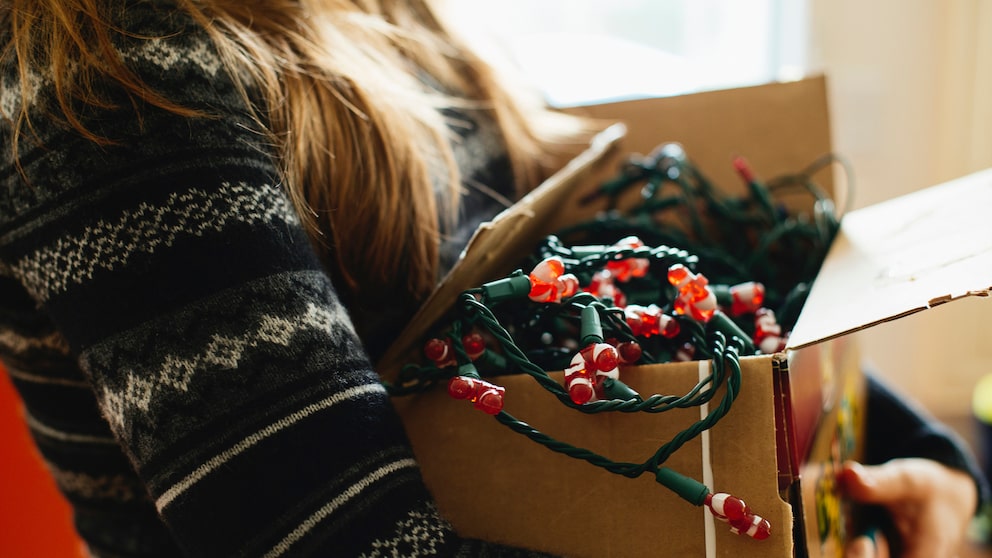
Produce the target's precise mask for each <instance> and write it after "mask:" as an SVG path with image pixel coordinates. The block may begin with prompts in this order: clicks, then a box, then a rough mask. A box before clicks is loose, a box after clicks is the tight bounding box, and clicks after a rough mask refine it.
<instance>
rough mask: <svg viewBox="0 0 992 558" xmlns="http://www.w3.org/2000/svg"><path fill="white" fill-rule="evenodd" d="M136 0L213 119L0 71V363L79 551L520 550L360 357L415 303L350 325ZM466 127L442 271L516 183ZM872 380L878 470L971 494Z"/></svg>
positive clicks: (916, 424)
mask: <svg viewBox="0 0 992 558" xmlns="http://www.w3.org/2000/svg"><path fill="white" fill-rule="evenodd" d="M138 6H139V7H135V8H131V11H130V12H129V13H128V15H127V18H128V21H127V22H125V27H126V28H128V29H130V30H132V31H135V32H136V33H135V34H134V37H145V38H140V39H139V38H134V39H130V40H128V41H127V42H123V43H122V44H121V45H120V51H121V54H122V55H123V57H124V59H125V60H127V61H128V63H129V65H130V66H131V67H132V68H133V69H134V71H135V72H136V73H137V74H138V75H139V76H141V77H142V78H143V79H144V80H145V81H146V82H147V83H148V84H149V85H151V86H152V87H154V88H156V89H157V90H158V91H160V92H161V93H163V94H165V95H166V96H167V97H169V98H170V99H172V100H173V101H175V102H178V103H179V104H181V105H184V106H187V107H191V108H198V109H204V110H205V111H206V112H209V113H211V114H218V115H220V117H219V118H209V119H208V118H199V119H186V118H181V117H178V116H176V115H174V114H171V113H166V112H164V111H161V110H157V109H154V108H150V107H141V109H140V110H141V119H140V120H139V119H138V118H137V117H136V114H135V113H134V112H132V111H131V110H116V111H112V110H102V111H99V110H94V109H92V108H87V109H86V111H85V113H84V116H85V120H86V123H87V125H88V126H90V127H91V129H92V130H93V131H95V132H97V133H99V134H102V135H105V136H106V137H109V138H112V139H114V140H116V143H115V144H113V145H111V146H108V147H99V146H97V145H96V144H94V143H92V142H90V141H88V140H86V139H84V138H82V137H80V136H79V135H78V134H76V133H75V132H73V131H71V130H68V129H66V128H65V127H62V126H57V125H54V124H52V123H51V122H50V121H48V120H46V119H45V117H44V113H45V111H46V110H49V109H51V108H52V105H51V103H52V97H51V88H52V84H51V81H50V79H48V77H47V76H46V75H45V73H44V72H42V71H38V72H36V73H32V74H31V75H29V76H28V81H27V83H21V82H20V81H19V77H18V75H17V73H16V71H15V69H14V67H13V66H12V64H11V61H9V60H7V61H6V65H3V66H0V113H2V114H3V115H11V114H14V113H16V110H17V108H18V107H19V106H20V105H19V103H20V102H21V101H20V94H21V90H22V86H24V87H25V89H26V90H27V91H28V92H29V93H30V98H29V99H28V102H29V103H30V108H31V110H32V113H33V114H34V115H35V119H34V124H35V127H34V128H33V132H32V133H33V134H36V135H37V137H35V136H32V135H30V134H29V135H28V137H25V138H22V141H21V146H22V149H21V152H20V159H19V162H20V169H18V168H17V167H16V166H15V164H14V161H13V158H12V154H11V151H10V149H8V146H9V145H10V141H11V133H12V130H11V124H10V122H9V120H7V119H0V146H2V148H0V358H2V360H3V362H4V364H5V367H6V369H7V370H8V372H9V374H10V376H11V378H12V380H13V381H14V383H15V385H16V387H17V388H18V390H19V392H20V394H21V396H22V398H23V400H24V403H25V409H26V418H27V421H28V425H29V427H30V429H31V432H32V434H33V436H34V438H35V440H36V442H37V445H38V447H39V449H40V451H41V454H42V456H43V457H44V459H45V461H46V462H47V464H48V466H49V468H50V470H51V473H52V475H53V476H54V478H55V480H56V482H57V484H58V486H59V488H60V489H61V490H62V492H63V493H64V494H65V496H66V497H67V499H68V500H69V501H70V502H71V504H72V505H73V507H74V512H75V522H76V526H77V529H78V531H79V533H80V534H81V535H82V536H83V538H84V539H85V541H86V543H87V544H88V546H89V548H90V550H91V552H92V553H93V554H94V555H95V556H107V557H112V556H178V555H189V556H208V557H221V556H287V555H289V556H309V555H316V556H359V555H364V556H404V557H416V556H432V555H440V556H452V555H461V556H513V555H526V554H527V553H526V552H523V551H520V552H518V551H514V550H512V549H505V548H500V547H496V546H492V545H486V544H482V543H479V542H476V541H465V540H462V539H459V538H458V537H457V536H456V535H455V534H454V533H453V532H452V530H451V529H450V527H449V526H448V525H447V524H446V523H445V522H444V521H443V520H442V519H441V518H440V517H439V516H438V514H437V512H436V510H435V509H434V507H433V505H432V503H431V499H430V496H429V495H428V494H427V491H426V489H425V487H424V486H423V483H422V481H421V478H420V474H419V471H418V468H417V464H416V462H415V461H414V459H413V455H412V452H411V449H410V447H409V443H408V441H407V440H406V437H405V434H404V432H403V429H402V426H401V424H400V422H399V420H398V419H397V417H396V416H395V414H394V412H393V411H392V408H391V407H390V405H389V401H388V398H387V395H386V393H385V391H384V389H383V387H382V386H381V385H380V383H379V380H378V377H377V375H376V374H375V372H374V370H373V367H372V364H371V359H370V357H369V356H368V355H369V354H372V355H374V354H376V353H377V351H379V350H381V348H382V346H383V345H384V343H386V342H388V340H389V339H390V335H391V333H392V332H391V331H389V330H388V328H387V327H386V326H384V325H382V324H388V323H393V324H402V323H403V321H404V320H405V319H406V318H408V317H409V313H410V311H411V310H412V309H411V308H409V307H404V306H402V305H388V307H392V308H395V309H396V311H395V313H394V314H391V315H388V316H383V317H384V318H388V319H382V320H379V321H377V322H375V323H371V324H370V325H366V326H363V327H362V329H361V331H362V335H359V334H358V333H356V327H355V323H356V322H355V320H354V319H353V318H355V317H360V316H365V315H367V314H368V312H369V309H368V308H364V307H359V306H358V305H357V304H356V303H351V304H348V305H347V306H346V305H345V304H343V303H342V301H341V298H340V297H339V296H338V294H337V292H336V291H335V289H334V286H333V285H332V283H331V280H330V279H329V276H328V274H327V273H326V272H325V270H323V269H322V268H321V265H320V263H319V258H318V257H317V255H316V254H315V253H314V252H313V250H312V248H311V243H310V242H309V241H308V239H307V237H306V235H305V234H304V231H303V229H302V227H301V225H300V221H299V219H298V218H297V216H296V214H295V213H294V211H293V208H292V207H291V205H290V202H289V200H288V199H287V197H286V195H285V193H284V192H283V190H282V188H281V186H280V184H279V182H278V178H277V172H276V166H275V163H274V161H273V157H272V154H271V151H270V148H269V146H267V145H266V144H265V143H264V142H263V141H262V136H260V135H259V134H257V133H255V132H253V131H252V128H253V124H252V121H251V119H250V118H248V116H247V112H246V107H245V106H244V105H243V103H242V101H241V98H240V97H239V96H238V95H237V94H236V92H235V91H234V89H233V85H232V82H231V81H230V79H229V78H228V77H227V76H226V75H225V74H224V72H223V70H222V68H221V64H220V62H219V60H218V58H217V56H216V53H215V52H214V50H213V49H212V47H211V44H210V42H209V41H208V40H207V38H206V36H205V34H204V32H203V30H202V29H198V28H196V27H195V26H193V25H192V24H191V23H189V22H186V21H183V20H182V19H181V18H178V17H175V16H174V15H170V16H165V15H162V14H160V13H157V12H156V11H154V10H152V9H150V8H148V6H147V5H142V4H138ZM140 6H144V7H140ZM4 32H5V31H0V45H6V43H7V41H8V40H9V39H8V38H7V37H5V36H3V35H2V34H3V33H4ZM148 37H152V38H148ZM105 87H106V88H105V92H106V94H107V95H108V96H111V97H113V98H116V99H118V100H119V101H120V104H121V106H124V107H130V106H131V105H130V104H129V102H128V101H127V100H126V99H125V98H123V97H121V95H120V92H119V91H117V90H115V89H114V88H113V86H111V85H109V84H107V85H106V86H105ZM468 122H472V125H464V126H459V127H458V130H457V133H458V134H459V135H460V137H459V139H458V141H457V142H455V143H454V145H455V149H456V157H457V159H458V161H459V164H460V165H461V167H462V171H463V175H464V176H465V177H467V178H466V181H465V186H466V190H467V191H468V192H469V193H468V194H467V195H466V197H465V198H464V199H463V200H462V221H461V225H460V227H459V229H458V230H457V231H455V232H454V233H453V234H452V235H450V236H449V237H446V238H445V240H444V241H443V243H442V253H443V254H444V257H443V260H444V262H445V263H446V264H447V265H450V263H451V261H452V260H453V258H454V255H456V254H457V253H458V251H459V250H460V249H461V247H462V246H463V245H464V243H465V241H466V240H467V238H468V234H469V233H470V232H471V231H472V230H474V228H475V226H476V224H477V223H478V222H479V221H480V220H482V219H485V218H488V217H491V216H492V215H493V214H495V212H496V211H497V210H498V209H499V208H500V205H499V203H497V202H495V201H494V199H495V197H493V196H488V195H486V194H483V191H484V190H486V191H488V190H487V189H478V188H473V187H472V186H473V185H474V184H479V183H482V184H487V185H489V186H490V188H491V189H493V190H495V191H496V192H502V193H503V194H504V195H505V194H506V192H507V191H508V190H509V187H508V179H507V176H508V173H507V168H506V159H505V154H504V151H503V149H502V148H501V144H500V140H499V138H498V136H497V135H496V134H495V133H494V129H493V126H492V125H491V124H488V123H487V122H486V121H484V120H476V121H474V122H473V121H472V120H471V119H469V120H468ZM497 197H498V196H497ZM377 310H378V309H377ZM377 341H378V343H377ZM872 386H873V388H872V392H871V393H872V398H873V399H874V400H876V401H881V403H880V404H873V405H870V406H869V429H870V431H869V437H870V438H871V439H872V441H873V444H869V448H870V449H871V450H872V452H873V459H872V460H873V461H883V460H885V459H888V458H891V457H896V456H903V455H924V456H928V457H934V458H936V459H939V460H941V461H942V462H945V463H948V464H951V465H953V466H957V467H962V468H965V469H968V470H970V471H971V472H972V473H973V474H974V475H975V478H976V481H977V482H978V483H979V486H980V487H984V484H982V481H981V477H980V474H978V473H977V471H976V468H975V465H974V462H973V460H971V459H970V457H968V455H967V454H965V453H964V452H962V451H961V446H960V444H958V443H957V442H956V441H955V440H954V439H953V436H951V435H949V434H948V433H947V432H946V431H944V430H941V429H940V427H939V426H936V425H934V424H933V422H932V421H930V420H928V419H926V418H925V417H923V416H921V415H919V414H918V413H916V412H915V410H913V409H911V408H910V407H908V406H906V405H904V404H902V403H901V402H900V400H899V399H897V398H893V397H891V394H890V393H889V392H888V390H886V389H884V386H880V385H878V384H875V383H873V384H872ZM878 442H882V443H878ZM983 494H984V491H983Z"/></svg>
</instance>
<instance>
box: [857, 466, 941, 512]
mask: <svg viewBox="0 0 992 558" xmlns="http://www.w3.org/2000/svg"><path fill="white" fill-rule="evenodd" d="M918 469H919V468H917V467H914V466H913V464H912V463H903V462H901V461H899V460H893V461H890V462H888V463H886V464H884V465H870V466H869V465H862V464H860V463H856V462H853V461H851V462H847V463H845V464H844V466H843V467H842V469H841V471H840V474H839V478H838V482H839V484H840V486H841V488H842V489H843V490H844V493H845V494H846V495H847V496H848V497H850V498H851V499H853V500H856V501H858V502H863V503H866V504H891V503H894V502H899V501H904V500H920V499H923V498H924V497H926V495H927V494H928V493H929V486H928V485H927V483H928V482H929V479H930V475H928V474H926V471H921V470H918Z"/></svg>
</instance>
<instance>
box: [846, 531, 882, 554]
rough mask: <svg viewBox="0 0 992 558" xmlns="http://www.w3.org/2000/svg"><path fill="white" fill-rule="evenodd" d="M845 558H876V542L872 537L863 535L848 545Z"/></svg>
mask: <svg viewBox="0 0 992 558" xmlns="http://www.w3.org/2000/svg"><path fill="white" fill-rule="evenodd" d="M844 558H876V554H875V542H874V541H872V540H871V538H870V537H867V536H865V535H861V536H860V537H856V538H855V539H854V540H852V541H851V542H849V543H847V548H845V549H844Z"/></svg>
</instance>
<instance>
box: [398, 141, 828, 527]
mask: <svg viewBox="0 0 992 558" xmlns="http://www.w3.org/2000/svg"><path fill="white" fill-rule="evenodd" d="M833 161H834V159H833V158H832V157H825V158H823V159H821V160H819V161H817V162H815V163H814V164H813V165H811V166H810V167H809V168H807V169H804V170H803V171H802V172H800V173H797V174H796V175H790V176H786V177H780V178H779V179H776V180H774V181H770V182H769V183H768V184H764V183H762V182H761V181H759V180H758V179H757V178H756V175H755V174H754V172H753V171H752V170H751V169H750V167H749V165H748V163H747V161H746V160H744V159H743V158H740V157H739V158H737V159H735V160H734V162H733V164H734V167H735V169H736V170H737V171H738V174H739V175H740V176H741V178H742V180H743V181H744V182H745V184H746V186H747V194H746V195H743V196H736V197H735V196H730V195H727V194H724V193H722V192H721V191H720V190H718V189H717V188H715V187H714V186H713V185H712V184H711V183H710V182H709V180H708V179H706V177H705V176H703V175H702V174H701V173H700V172H699V171H698V169H696V168H695V167H694V166H693V165H692V164H691V163H690V161H689V160H688V158H687V157H686V155H685V153H684V151H683V150H682V149H681V147H680V146H678V145H677V144H665V145H662V146H660V147H659V148H658V149H656V150H655V151H654V152H652V153H651V154H649V155H648V156H646V157H645V156H640V155H635V156H632V157H631V158H630V159H629V160H628V161H626V162H625V164H624V165H623V167H622V168H621V169H620V172H619V173H618V175H617V176H616V177H615V178H613V179H612V180H610V181H607V182H605V183H603V184H602V185H601V187H600V188H599V190H598V191H597V192H596V193H595V194H594V196H605V197H607V198H608V200H607V205H608V209H607V211H604V212H603V213H602V214H601V215H599V216H597V218H595V219H594V220H592V221H589V222H585V223H581V224H579V225H576V226H574V227H571V228H569V229H567V230H563V231H559V233H558V234H555V235H550V236H548V237H547V238H545V239H544V241H543V242H541V243H540V245H539V246H537V247H535V250H534V251H533V253H532V254H531V255H530V256H528V257H525V258H522V259H523V260H524V262H525V267H524V268H525V269H526V268H529V269H530V270H531V271H530V272H528V273H524V271H523V270H522V269H518V270H517V271H515V272H513V273H511V274H510V275H508V276H506V277H504V278H502V279H498V280H496V281H492V282H489V283H486V284H484V285H481V286H480V287H478V288H474V289H469V290H467V291H465V292H464V293H462V294H461V296H460V297H459V299H458V302H457V304H456V305H455V308H454V309H453V310H452V313H451V318H450V320H449V321H448V322H446V323H445V324H444V325H443V326H442V327H439V328H437V330H436V332H435V333H434V335H433V336H432V337H431V338H430V339H428V340H427V341H426V342H425V345H424V357H425V362H424V363H411V364H409V365H407V366H405V367H404V368H403V370H402V371H401V372H400V374H399V377H398V379H397V381H396V382H395V383H393V384H388V385H387V387H388V389H389V391H390V393H391V394H393V395H403V394H407V393H411V392H415V391H420V390H423V389H427V388H430V387H431V386H434V385H437V384H438V383H441V382H447V389H448V393H449V394H450V395H451V396H452V397H454V398H455V399H461V400H467V401H469V402H471V403H472V404H473V406H474V407H475V408H477V409H479V410H481V411H483V412H485V413H487V414H490V415H493V416H494V417H495V419H496V420H497V421H498V422H499V423H501V424H503V425H505V426H506V427H508V428H509V429H511V430H512V431H514V432H516V433H519V434H521V435H523V436H526V437H527V438H529V439H531V440H533V441H534V442H536V443H538V444H541V445H542V446H544V447H546V448H548V449H550V450H552V451H555V452H558V453H562V454H564V455H567V456H569V457H572V458H575V459H581V460H584V461H587V462H589V463H591V464H592V465H595V466H597V467H601V468H603V469H605V470H607V471H610V472H612V473H616V474H619V475H623V476H627V477H637V476H640V475H642V474H645V473H648V474H653V475H654V476H655V479H656V480H657V482H658V483H659V484H661V485H663V486H665V487H667V488H669V489H670V490H672V491H673V492H674V493H676V494H677V495H679V496H680V497H682V498H683V499H685V500H687V501H688V502H690V503H692V504H693V505H696V506H705V507H707V508H708V509H709V510H710V511H711V512H712V513H713V515H714V516H715V517H716V518H718V519H720V520H722V521H726V522H727V523H728V524H729V525H730V528H731V530H732V531H733V532H735V533H741V534H746V535H747V536H750V537H752V538H755V539H763V538H766V537H768V536H769V534H770V530H771V525H770V524H769V523H768V521H766V520H764V519H762V518H761V517H760V516H758V515H756V514H755V513H753V511H752V510H751V509H750V508H748V506H747V505H746V504H745V503H744V502H743V501H741V500H740V499H739V498H736V497H734V496H731V495H729V494H725V493H711V492H710V491H709V489H708V488H707V487H706V486H705V485H703V484H702V483H701V482H699V481H697V480H695V479H692V478H690V477H687V476H685V475H682V474H680V473H678V472H676V471H674V470H672V469H670V468H668V467H665V466H664V463H665V461H666V460H667V459H668V458H669V457H670V456H671V455H672V454H673V453H674V452H675V451H677V450H678V449H679V448H680V447H682V446H683V445H684V444H685V443H686V442H688V441H689V440H692V439H693V438H695V437H697V436H699V435H700V434H701V433H702V432H704V431H705V430H707V429H709V428H711V427H713V426H714V425H715V424H716V423H717V422H718V421H719V420H721V419H722V418H724V417H725V416H726V415H727V413H729V412H730V410H731V407H732V404H733V402H734V400H735V399H736V397H737V395H738V394H739V393H740V390H741V367H740V358H741V357H742V356H745V355H753V354H760V353H772V352H777V351H780V350H783V349H784V347H785V346H786V341H787V338H788V331H789V330H790V329H791V327H792V325H793V324H794V322H795V319H796V317H797V316H798V309H799V308H800V307H801V306H802V302H803V301H804V299H805V294H806V292H807V291H808V284H809V282H810V281H812V279H813V277H814V276H815V274H816V272H817V271H818V269H819V265H820V263H821V262H822V260H823V257H824V256H825V254H826V250H827V247H828V246H829V244H830V242H831V240H832V239H833V236H834V234H835V233H836V231H837V227H838V223H839V218H838V217H837V215H836V214H835V210H834V206H833V203H832V201H831V200H830V198H829V197H827V196H826V195H825V193H824V192H823V191H822V190H821V189H820V188H819V187H818V186H816V184H815V183H814V182H812V180H811V176H812V175H813V174H814V173H815V172H817V171H818V170H820V169H821V168H823V167H824V166H826V165H828V164H831V163H832V162H833ZM635 185H640V186H641V199H640V203H638V204H636V205H635V206H634V207H633V208H631V209H628V210H625V211H620V210H618V209H617V207H618V200H619V198H620V196H621V195H622V194H623V192H624V191H625V190H627V189H628V188H630V187H633V186H635ZM796 190H798V191H800V192H804V193H806V194H807V195H810V196H812V197H813V203H812V210H811V212H806V213H795V214H793V213H790V211H789V210H788V209H787V208H786V206H785V205H784V204H783V203H780V201H779V199H778V197H777V195H781V194H782V193H784V192H791V191H796ZM675 246H678V248H676V247H675ZM701 270H705V274H704V273H703V271H701ZM699 359H707V360H710V361H711V366H710V373H709V375H708V376H706V377H705V378H702V379H700V381H699V382H698V383H697V384H696V385H695V386H694V387H692V388H691V389H690V390H689V391H688V392H686V393H685V394H681V395H663V394H652V395H650V396H646V397H645V396H642V395H641V394H639V393H637V392H636V391H635V390H633V389H631V388H630V387H629V386H627V385H626V384H625V383H624V382H623V381H622V380H621V377H620V376H621V371H622V367H623V366H625V365H631V364H645V363H656V362H670V361H686V360H699ZM548 370H555V371H564V381H563V382H559V381H558V380H556V379H554V378H553V377H551V375H549V373H548V372H547V371H548ZM503 374H527V375H529V376H530V377H532V378H533V379H534V380H535V381H536V382H537V383H538V384H539V385H540V386H541V387H542V388H544V389H545V390H547V391H548V392H549V393H550V394H552V395H553V396H554V397H555V398H557V399H558V400H559V401H560V402H561V404H563V405H566V406H568V407H570V408H572V409H575V410H577V411H579V412H583V413H588V414H594V413H601V412H625V413H634V412H648V413H662V412H666V411H669V410H671V409H675V408H689V407H699V406H701V405H703V404H707V403H710V402H711V401H712V400H713V399H714V397H716V395H717V394H718V393H721V391H722V396H721V397H720V399H719V401H716V402H714V404H713V405H710V410H709V412H708V413H707V415H706V416H705V417H702V418H700V419H699V420H698V421H695V422H694V423H692V424H690V425H689V426H687V427H686V428H685V429H683V430H682V431H680V432H679V433H678V434H676V435H675V436H674V437H672V439H671V440H669V441H667V442H666V443H664V444H661V445H660V446H659V447H658V449H657V450H656V451H655V452H654V453H653V454H652V455H650V456H649V457H648V458H647V459H645V460H644V461H643V462H641V463H627V462H616V461H613V460H611V459H609V458H607V457H605V456H602V455H599V454H596V453H594V452H592V451H590V450H587V449H584V448H579V447H575V446H573V445H571V444H568V443H566V442H563V441H560V440H557V439H554V438H552V437H550V436H548V435H546V434H544V433H542V432H540V431H539V430H537V429H535V428H533V427H531V426H530V425H528V424H527V423H525V422H523V421H521V420H519V419H517V418H515V417H513V416H512V415H510V414H509V413H507V412H506V411H504V410H503V401H504V398H505V397H507V396H508V394H507V393H506V390H505V389H504V388H503V387H502V386H500V385H498V377H499V376H500V375H503Z"/></svg>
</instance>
